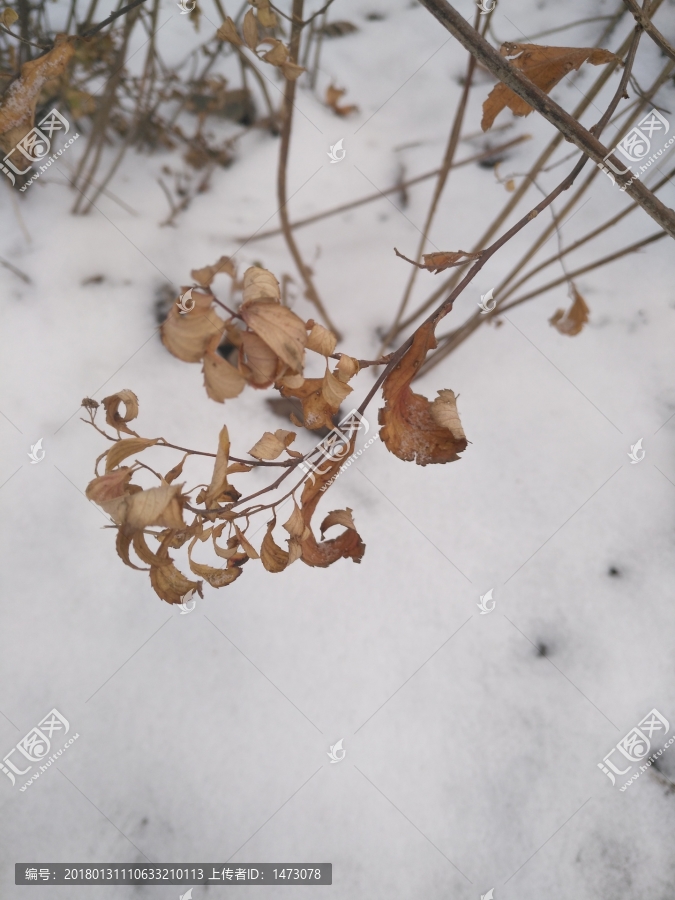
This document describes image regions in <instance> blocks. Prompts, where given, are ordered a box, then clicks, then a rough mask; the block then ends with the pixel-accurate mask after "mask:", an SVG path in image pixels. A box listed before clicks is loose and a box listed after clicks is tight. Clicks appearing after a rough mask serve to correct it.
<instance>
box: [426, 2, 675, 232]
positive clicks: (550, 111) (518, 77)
mask: <svg viewBox="0 0 675 900" xmlns="http://www.w3.org/2000/svg"><path fill="white" fill-rule="evenodd" d="M421 2H422V4H423V5H424V6H425V7H426V8H427V9H428V10H429V12H431V13H432V15H433V16H435V18H436V19H438V21H439V22H440V23H441V24H442V25H443V26H444V27H445V28H446V29H447V30H448V31H449V32H450V33H451V34H452V35H453V37H455V38H456V39H457V40H458V41H459V42H460V43H461V44H462V46H463V47H465V48H466V49H467V50H469V51H470V52H471V53H472V54H474V55H475V57H476V59H477V60H478V61H479V62H480V63H482V64H483V65H484V66H485V68H486V69H488V70H489V71H490V72H492V74H493V75H494V76H495V77H496V78H498V79H499V81H501V82H502V83H503V84H505V85H506V86H507V87H509V88H510V89H511V90H512V91H513V92H514V93H515V94H517V95H518V96H519V97H520V98H521V99H522V100H525V102H526V103H528V104H529V105H530V106H531V107H533V109H536V110H537V112H539V113H540V114H541V115H542V116H543V117H544V118H545V119H547V120H548V121H549V122H550V123H551V124H552V125H554V126H555V127H556V128H557V129H558V131H559V132H560V133H561V134H562V135H563V137H564V138H565V139H566V140H569V141H571V142H572V143H573V144H575V145H576V146H577V147H578V148H579V149H580V150H581V151H582V152H583V153H584V154H585V155H586V156H587V157H588V158H589V159H591V160H592V161H593V162H594V163H595V164H596V165H605V157H607V156H611V151H608V150H607V148H606V147H605V146H604V145H603V144H601V143H600V141H599V140H598V139H597V138H596V137H595V135H593V134H591V132H590V131H587V130H586V129H585V128H584V127H583V126H582V125H580V124H579V122H577V121H576V119H574V118H572V116H571V115H570V114H569V113H568V112H566V111H565V110H564V109H563V108H562V107H561V106H559V105H558V104H557V103H556V102H555V100H552V99H551V97H549V96H548V94H545V93H544V91H542V90H541V89H540V88H538V87H537V86H536V85H534V84H533V83H532V82H531V81H530V80H529V78H527V77H526V76H525V75H523V73H522V72H520V71H519V70H518V69H516V68H514V67H513V66H512V65H511V63H510V62H508V60H507V59H506V58H505V57H503V56H501V55H500V54H499V53H498V52H497V51H496V50H495V49H494V48H493V47H492V46H490V44H488V42H487V41H486V40H485V38H483V37H481V35H480V34H479V33H478V32H477V31H476V30H475V28H472V26H471V25H469V23H468V22H467V21H466V20H465V19H464V18H463V17H462V16H461V15H460V14H459V13H458V12H457V10H456V9H455V8H454V7H453V6H451V5H450V3H448V2H447V0H421ZM614 164H615V165H616V164H617V161H616V160H615V161H614ZM629 171H630V170H629ZM630 175H631V178H627V177H626V173H625V172H624V174H621V175H617V181H618V183H619V184H621V185H622V186H625V188H626V193H627V194H629V195H630V196H631V197H632V198H633V199H634V200H636V201H637V202H638V203H639V204H640V206H641V207H642V208H643V209H644V210H645V212H646V213H647V214H648V215H649V216H650V217H651V218H652V219H654V221H655V222H656V223H657V224H658V225H660V226H661V228H663V229H664V231H666V232H667V233H668V234H669V235H670V236H671V237H675V211H673V210H672V209H669V207H667V206H666V205H665V204H664V203H661V201H660V200H658V199H657V198H656V197H655V196H654V194H652V192H651V191H650V190H648V189H647V188H646V187H645V186H644V185H643V184H642V182H641V181H639V180H638V179H632V173H630ZM631 182H632V183H631Z"/></svg>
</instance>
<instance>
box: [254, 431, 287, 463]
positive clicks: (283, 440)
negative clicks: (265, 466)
mask: <svg viewBox="0 0 675 900" xmlns="http://www.w3.org/2000/svg"><path fill="white" fill-rule="evenodd" d="M296 437H297V435H296V433H295V432H294V431H285V430H284V429H283V428H278V429H277V430H276V431H275V433H274V434H272V432H271V431H266V432H265V433H264V434H263V436H262V437H261V438H260V440H259V441H258V442H257V443H256V444H255V446H254V447H252V448H251V449H250V450H249V451H248V452H249V453H250V455H251V456H254V457H255V458H256V459H267V460H269V459H276V458H277V457H278V456H281V454H282V453H283V452H284V450H285V449H286V447H288V445H289V444H292V443H293V441H294V440H295V438H296Z"/></svg>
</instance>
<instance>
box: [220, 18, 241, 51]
mask: <svg viewBox="0 0 675 900" xmlns="http://www.w3.org/2000/svg"><path fill="white" fill-rule="evenodd" d="M216 37H217V38H219V39H220V40H221V41H227V42H228V43H230V44H235V45H236V46H237V47H243V46H244V42H243V41H242V39H241V38H240V37H239V35H238V34H237V27H236V25H235V24H234V22H233V21H232V19H231V18H230V17H229V16H228V17H227V18H226V19H225V21H224V22H223V24H222V25H221V26H220V28H219V29H218V31H216Z"/></svg>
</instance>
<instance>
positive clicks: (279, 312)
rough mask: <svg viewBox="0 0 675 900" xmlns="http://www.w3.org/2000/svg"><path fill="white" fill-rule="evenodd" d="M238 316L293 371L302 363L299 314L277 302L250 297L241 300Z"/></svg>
mask: <svg viewBox="0 0 675 900" xmlns="http://www.w3.org/2000/svg"><path fill="white" fill-rule="evenodd" d="M240 312H241V316H242V318H243V319H244V321H245V322H246V324H247V325H248V327H249V328H250V329H251V331H253V332H255V334H257V335H258V337H260V338H262V340H263V341H264V342H265V343H266V344H267V345H268V347H271V349H272V350H273V351H274V352H275V353H276V355H277V356H278V357H279V358H280V359H281V360H283V362H285V363H286V365H287V366H289V367H290V368H291V369H293V371H294V372H301V371H302V367H303V364H304V357H305V346H306V344H307V332H306V330H305V324H304V322H303V321H302V319H301V318H300V317H299V316H296V315H295V313H294V312H291V310H290V309H288V308H287V307H285V306H282V305H281V304H280V303H277V302H274V301H270V300H252V301H247V302H246V303H243V304H242V306H241V310H240Z"/></svg>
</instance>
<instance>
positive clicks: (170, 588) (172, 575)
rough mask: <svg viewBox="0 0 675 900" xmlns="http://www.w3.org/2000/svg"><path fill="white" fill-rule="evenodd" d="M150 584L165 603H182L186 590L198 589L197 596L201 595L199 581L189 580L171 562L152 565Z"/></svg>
mask: <svg viewBox="0 0 675 900" xmlns="http://www.w3.org/2000/svg"><path fill="white" fill-rule="evenodd" d="M150 584H151V585H152V587H153V589H154V591H155V593H156V594H157V596H158V597H159V598H160V599H161V600H164V601H165V602H166V603H182V602H183V597H184V596H185V595H186V594H187V593H188V591H198V592H199V596H200V597H201V596H202V583H201V581H190V579H189V578H186V577H185V575H183V573H182V572H179V570H178V569H177V568H176V567H175V566H174V564H173V563H169V565H168V566H152V567H151V568H150Z"/></svg>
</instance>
